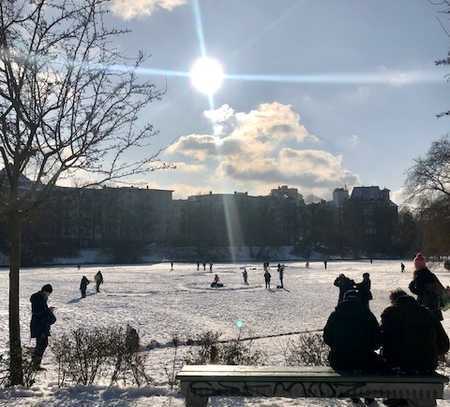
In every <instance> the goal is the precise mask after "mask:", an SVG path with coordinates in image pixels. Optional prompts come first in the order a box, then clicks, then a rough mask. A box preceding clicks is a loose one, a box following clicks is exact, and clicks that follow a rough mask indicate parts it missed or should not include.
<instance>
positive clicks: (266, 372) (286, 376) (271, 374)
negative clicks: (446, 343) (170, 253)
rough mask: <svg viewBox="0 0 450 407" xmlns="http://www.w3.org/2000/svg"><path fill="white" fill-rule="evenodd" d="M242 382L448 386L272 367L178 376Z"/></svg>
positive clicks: (430, 379)
mask: <svg viewBox="0 0 450 407" xmlns="http://www.w3.org/2000/svg"><path fill="white" fill-rule="evenodd" d="M206 378H208V380H209V381H216V380H217V381H224V380H226V381H233V382H234V381H239V380H248V379H250V378H255V379H256V378H257V380H258V381H289V380H296V381H320V382H324V383H326V382H333V383H339V382H348V381H349V380H351V381H353V382H371V383H386V382H390V383H440V384H445V383H448V381H449V379H448V377H447V376H442V375H439V374H435V375H432V376H388V375H347V374H346V375H343V374H339V373H337V372H335V371H334V370H332V369H330V368H323V367H311V368H308V367H273V366H272V367H270V366H225V365H204V366H185V367H183V369H182V371H181V372H180V373H179V374H178V375H177V379H178V380H181V381H202V380H205V379H206Z"/></svg>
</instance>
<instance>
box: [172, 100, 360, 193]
mask: <svg viewBox="0 0 450 407" xmlns="http://www.w3.org/2000/svg"><path fill="white" fill-rule="evenodd" d="M205 117H207V118H208V119H209V120H210V121H211V123H212V126H213V132H212V134H190V135H187V136H182V137H180V138H179V139H178V140H177V141H176V142H175V143H174V144H172V145H171V146H170V147H169V148H168V150H167V151H168V153H169V155H171V156H172V157H174V158H176V159H177V161H185V162H188V163H202V164H204V165H205V166H206V167H207V168H208V169H209V173H213V174H214V176H215V177H216V179H217V180H223V181H225V182H226V183H227V184H230V185H234V186H236V187H243V188H245V189H248V190H250V192H253V193H254V192H255V191H257V192H262V193H267V192H268V191H269V190H270V189H271V188H272V187H274V186H276V185H279V184H289V185H291V186H295V187H298V188H299V189H300V190H301V192H303V193H305V194H306V193H315V194H322V196H329V195H330V193H331V191H332V189H333V188H335V187H337V186H343V185H348V186H353V185H356V184H358V182H359V180H358V177H357V176H356V175H355V174H353V173H352V172H350V171H348V170H346V169H345V168H344V166H343V158H342V156H341V155H334V154H332V153H330V152H328V151H325V150H323V149H320V148H318V147H319V146H321V141H320V139H319V138H318V137H317V136H315V135H313V134H311V133H310V132H309V131H308V130H307V129H306V127H305V126H304V125H303V124H302V123H301V119H300V115H299V114H298V113H297V112H295V111H294V110H293V108H292V106H290V105H284V104H281V103H278V102H273V103H265V104H261V105H259V106H258V107H257V108H256V109H254V110H251V111H250V112H236V111H234V110H233V109H232V108H231V107H230V106H228V105H223V106H221V107H219V108H218V109H216V110H212V111H206V112H205Z"/></svg>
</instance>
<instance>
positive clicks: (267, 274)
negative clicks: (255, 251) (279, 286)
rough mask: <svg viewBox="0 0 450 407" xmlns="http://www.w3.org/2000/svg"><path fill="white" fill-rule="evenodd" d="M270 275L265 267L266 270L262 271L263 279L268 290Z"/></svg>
mask: <svg viewBox="0 0 450 407" xmlns="http://www.w3.org/2000/svg"><path fill="white" fill-rule="evenodd" d="M271 278H272V276H271V275H270V273H269V269H267V268H266V271H265V272H264V281H265V283H266V289H269V290H270V279H271Z"/></svg>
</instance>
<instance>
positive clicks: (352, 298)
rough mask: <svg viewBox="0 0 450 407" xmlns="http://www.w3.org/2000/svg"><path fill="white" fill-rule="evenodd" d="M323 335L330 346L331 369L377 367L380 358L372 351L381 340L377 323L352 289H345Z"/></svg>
mask: <svg viewBox="0 0 450 407" xmlns="http://www.w3.org/2000/svg"><path fill="white" fill-rule="evenodd" d="M323 339H324V342H325V343H326V344H327V345H328V346H329V347H330V353H329V355H328V360H329V362H330V365H331V367H332V368H333V369H335V370H341V371H356V370H358V371H366V372H376V371H378V370H380V369H381V366H382V362H381V359H380V358H379V357H378V355H377V354H376V353H375V351H376V350H377V349H378V348H379V347H380V344H381V335H380V327H379V325H378V321H377V319H376V318H375V316H374V315H373V314H372V312H371V311H370V310H369V309H368V308H367V307H365V306H363V304H362V303H361V301H360V298H359V294H358V292H357V291H356V290H350V291H347V292H346V293H345V296H344V299H343V301H342V302H340V303H339V304H338V305H337V307H336V309H335V310H334V311H333V312H332V313H331V315H330V316H329V318H328V321H327V324H326V325H325V328H324V331H323Z"/></svg>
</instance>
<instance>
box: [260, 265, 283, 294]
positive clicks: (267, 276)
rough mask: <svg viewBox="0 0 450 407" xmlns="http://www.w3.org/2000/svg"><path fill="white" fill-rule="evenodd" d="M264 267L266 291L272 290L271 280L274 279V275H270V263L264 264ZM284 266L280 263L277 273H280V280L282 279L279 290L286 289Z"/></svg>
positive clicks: (278, 286)
mask: <svg viewBox="0 0 450 407" xmlns="http://www.w3.org/2000/svg"><path fill="white" fill-rule="evenodd" d="M263 267H264V282H265V286H266V289H268V290H270V280H271V279H272V275H271V274H270V271H269V270H270V263H269V262H265V263H264V264H263ZM284 268H285V266H284V264H280V263H278V265H277V272H278V278H279V279H280V284H279V285H277V288H284Z"/></svg>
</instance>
